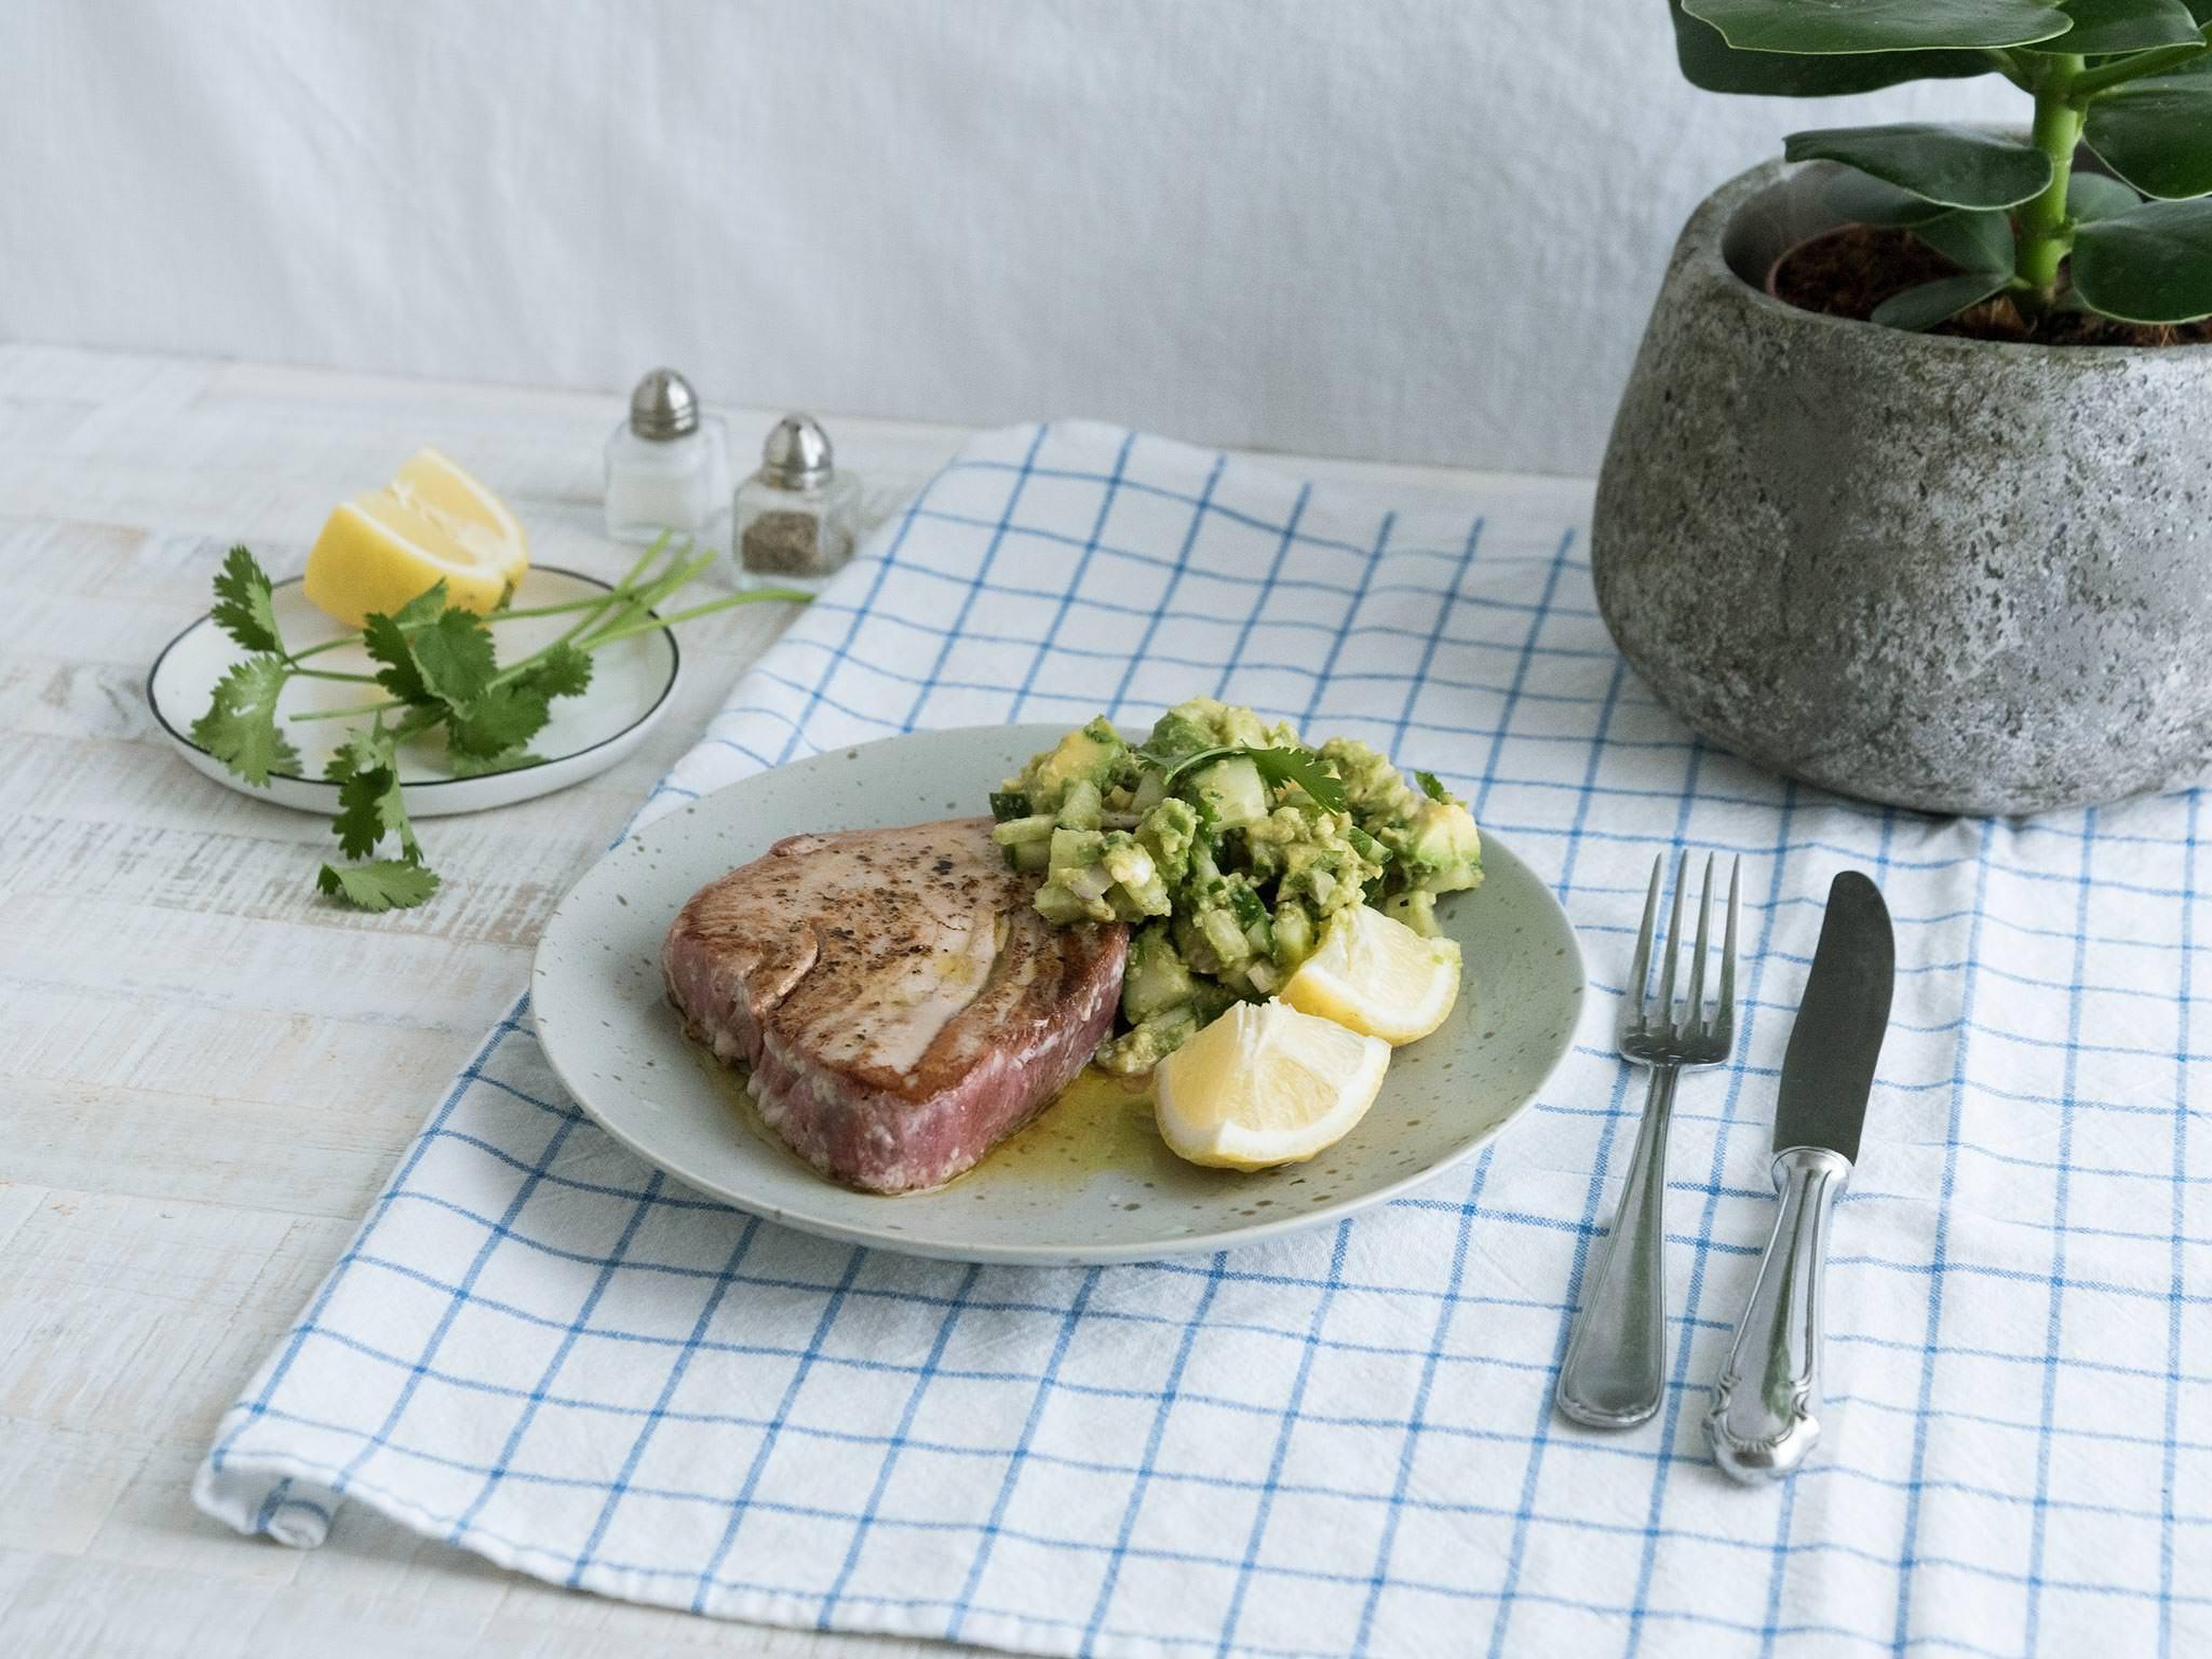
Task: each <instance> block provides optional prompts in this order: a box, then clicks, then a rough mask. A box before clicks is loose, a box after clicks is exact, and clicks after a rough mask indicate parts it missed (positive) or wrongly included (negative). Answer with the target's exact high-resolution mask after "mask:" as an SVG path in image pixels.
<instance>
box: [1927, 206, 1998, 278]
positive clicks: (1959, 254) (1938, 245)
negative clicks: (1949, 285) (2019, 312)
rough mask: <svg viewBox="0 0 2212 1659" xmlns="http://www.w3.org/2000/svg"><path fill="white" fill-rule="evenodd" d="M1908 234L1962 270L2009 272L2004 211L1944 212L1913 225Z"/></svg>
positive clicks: (1980, 273)
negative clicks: (1910, 233)
mask: <svg viewBox="0 0 2212 1659" xmlns="http://www.w3.org/2000/svg"><path fill="white" fill-rule="evenodd" d="M1912 234H1914V235H1915V236H1917V237H1918V238H1919V239H1920V240H1922V241H1923V242H1925V243H1927V244H1928V246H1930V247H1932V248H1934V249H1935V250H1936V252H1938V253H1940V254H1942V256H1943V257H1944V258H1947V259H1948V260H1950V261H1951V263H1952V264H1955V265H1957V266H1958V267H1959V268H1960V270H1967V271H1972V272H1973V273H1974V274H1975V275H1977V276H2002V277H2009V276H2011V275H2012V273H2013V264H2014V251H2013V240H2012V220H2011V218H2010V217H2009V216H2007V215H2005V214H2002V213H1994V212H1992V213H1971V212H1966V211H1964V210H1961V211H1960V212H1957V213H1947V214H1945V215H1944V216H1942V218H1940V219H1931V220H1929V222H1927V223H1926V224H1924V225H1915V226H1914V227H1913V228H1912Z"/></svg>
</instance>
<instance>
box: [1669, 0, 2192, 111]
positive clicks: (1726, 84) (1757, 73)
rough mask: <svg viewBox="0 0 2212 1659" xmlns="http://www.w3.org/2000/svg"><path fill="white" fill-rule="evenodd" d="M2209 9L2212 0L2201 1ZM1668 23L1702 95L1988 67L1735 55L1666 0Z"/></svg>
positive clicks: (1854, 86)
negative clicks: (1702, 92)
mask: <svg viewBox="0 0 2212 1659" xmlns="http://www.w3.org/2000/svg"><path fill="white" fill-rule="evenodd" d="M2205 3H2206V4H2208V5H2212V0H2205ZM1668 11H1669V13H1670V14H1671V15H1673V17H1674V57H1675V61H1676V62H1678V63H1679V64H1680V65H1681V68H1682V78H1683V79H1684V80H1686V81H1687V82H1689V83H1690V84H1691V85H1692V86H1693V87H1699V88H1704V89H1705V91H1707V92H1733V93H1745V94H1753V95H1754V96H1765V97H1769V98H1832V97H1837V96H1839V95H1841V94H1845V93H1852V92H1875V91H1879V90H1880V89H1881V88H1883V87H1893V86H1895V85H1897V84H1898V83H1899V82H1902V81H1932V80H1956V79H1960V78H1961V77H1964V76H1974V75H1988V74H1990V73H1992V72H1993V70H1994V66H1993V65H1992V64H1990V60H1989V59H1988V58H1984V56H1983V55H1982V54H1981V53H1980V52H1857V53H1851V54H1848V55H1845V56H1842V57H1833V56H1824V57H1800V56H1796V55H1795V54H1793V53H1790V52H1738V51H1736V50H1735V48H1734V47H1732V46H1729V43H1728V42H1727V41H1725V40H1723V39H1721V32H1720V31H1719V30H1718V29H1717V28H1715V27H1713V26H1712V25H1711V24H1710V23H1705V22H1700V21H1699V20H1698V19H1697V18H1694V17H1692V16H1691V15H1689V14H1688V13H1686V12H1685V11H1684V10H1683V9H1682V0H1668Z"/></svg>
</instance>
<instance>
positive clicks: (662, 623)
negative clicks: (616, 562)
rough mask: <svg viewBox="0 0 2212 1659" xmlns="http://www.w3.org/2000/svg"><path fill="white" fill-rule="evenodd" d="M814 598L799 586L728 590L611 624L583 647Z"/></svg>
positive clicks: (595, 646) (594, 647)
mask: <svg viewBox="0 0 2212 1659" xmlns="http://www.w3.org/2000/svg"><path fill="white" fill-rule="evenodd" d="M813 597H814V596H813V595H812V594H811V593H808V592H802V591H801V590H800V589H799V588H796V587H755V588H749V589H747V590H746V591H745V592H743V593H727V594H725V595H723V597H722V598H720V599H709V600H708V602H707V603H706V604H704V605H693V606H692V607H691V608H690V610H689V611H678V612H676V614H675V615H673V616H671V617H660V618H659V619H658V620H656V619H654V618H653V617H639V618H638V619H637V620H636V621H635V622H629V623H621V624H620V625H618V626H616V627H611V628H609V629H608V630H607V631H606V632H605V633H604V634H599V635H594V636H593V637H592V638H591V639H588V640H586V641H584V649H585V650H586V651H596V650H598V649H599V647H601V646H603V645H612V644H613V643H614V642H615V641H617V640H626V639H628V638H629V637H630V636H631V635H633V634H650V633H651V632H653V629H656V628H673V627H674V626H675V625H676V624H677V623H680V622H690V621H691V620H692V618H694V617H709V616H712V615H713V614H714V612H715V611H728V610H731V609H732V608H734V607H735V606H738V605H760V604H764V603H768V602H770V601H774V600H778V599H781V600H785V601H787V602H789V603H791V604H793V605H805V603H806V602H807V601H808V600H810V599H812V598H813Z"/></svg>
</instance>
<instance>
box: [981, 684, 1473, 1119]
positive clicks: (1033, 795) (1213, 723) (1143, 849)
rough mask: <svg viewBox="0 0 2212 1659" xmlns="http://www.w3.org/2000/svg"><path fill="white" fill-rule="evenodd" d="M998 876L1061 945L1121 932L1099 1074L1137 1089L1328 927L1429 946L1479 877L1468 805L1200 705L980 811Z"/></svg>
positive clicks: (1308, 950) (1087, 748)
mask: <svg viewBox="0 0 2212 1659" xmlns="http://www.w3.org/2000/svg"><path fill="white" fill-rule="evenodd" d="M991 812H992V816H993V817H994V819H996V820H997V823H996V828H995V829H994V831H993V835H994V838H995V839H996V840H997V842H998V843H999V845H1000V848H1003V849H1004V850H1005V853H1006V861H1007V862H1008V864H1010V865H1011V866H1013V867H1014V868H1016V869H1020V870H1035V871H1038V872H1042V875H1043V878H1044V879H1043V882H1042V884H1041V885H1040V886H1039V887H1038V889H1037V893H1036V908H1037V909H1038V910H1039V911H1040V912H1041V913H1042V915H1044V916H1045V917H1046V919H1047V920H1048V921H1052V922H1054V923H1056V924H1059V925H1060V926H1063V927H1072V926H1075V925H1077V924H1079V923H1084V922H1097V921H1126V922H1129V923H1131V924H1133V927H1134V929H1135V931H1134V932H1133V934H1132V935H1131V937H1130V941H1129V960H1128V968H1127V972H1126V974H1125V975H1124V976H1123V979H1122V981H1121V1024H1120V1028H1119V1030H1118V1032H1117V1034H1116V1035H1115V1036H1112V1037H1110V1038H1109V1039H1108V1040H1107V1042H1105V1043H1104V1045H1103V1047H1101V1048H1100V1049H1099V1051H1098V1056H1097V1060H1098V1064H1099V1065H1100V1066H1103V1067H1104V1068H1105V1069H1106V1070H1108V1071H1109V1072H1116V1073H1123V1074H1127V1075H1134V1074H1136V1073H1144V1072H1148V1071H1150V1070H1151V1069H1152V1067H1153V1066H1155V1065H1157V1064H1158V1062H1159V1061H1160V1060H1163V1059H1164V1058H1165V1057H1166V1056H1167V1055H1168V1054H1171V1053H1173V1052H1174V1051H1175V1050H1176V1048H1179V1047H1180V1046H1182V1043H1183V1042H1184V1041H1185V1040H1187V1039H1188V1038H1189V1037H1190V1036H1194V1034H1195V1033H1196V1032H1197V1031H1198V1030H1200V1028H1201V1027H1202V1026H1204V1025H1206V1024H1208V1023H1210V1022H1211V1021H1212V1019H1213V1018H1215V1017H1216V1016H1217V1015H1218V1014H1220V1013H1222V1012H1224V1011H1225V1010H1226V1009H1227V1008H1229V1007H1230V1006H1231V1005H1232V1004H1235V1003H1237V1002H1239V1001H1261V1000H1265V999H1267V998H1268V997H1270V996H1272V995H1273V994H1274V993H1275V992H1276V991H1277V990H1278V989H1279V987H1281V985H1282V983H1283V981H1285V980H1286V979H1288V978H1289V977H1290V976H1291V974H1292V973H1293V972H1294V971H1296V969H1297V966H1298V964H1299V963H1302V962H1304V960H1305V959H1306V958H1307V957H1309V956H1310V955H1311V954H1312V953H1313V951H1314V948H1315V946H1316V944H1317V943H1318V942H1319V939H1320V935H1321V930H1322V927H1323V925H1324V924H1326V923H1327V921H1328V919H1329V917H1330V916H1332V915H1334V914H1335V913H1337V912H1338V911H1340V910H1343V909H1346V908H1350V907H1352V906H1355V905H1359V904H1371V905H1373V906H1375V907H1376V908H1377V909H1379V910H1381V911H1382V912H1383V913H1384V914H1385V915H1390V916H1393V917H1395V919H1397V920H1398V921H1402V922H1404V923H1405V924H1406V925H1407V926H1408V927H1412V928H1413V929H1414V930H1415V931H1416V932H1419V933H1424V934H1427V935H1431V936H1433V935H1434V934H1435V933H1436V932H1437V923H1436V915H1435V908H1436V900H1437V895H1438V894H1440V893H1449V892H1455V891H1457V890H1461V889H1463V888H1469V887H1473V886H1474V885H1475V884H1477V883H1479V882H1480V880H1481V879H1482V840H1481V836H1480V835H1479V834H1478V833H1477V832H1476V829H1475V825H1474V817H1472V816H1471V815H1470V814H1469V812H1468V809H1467V803H1466V802H1465V801H1462V800H1461V799H1458V798H1457V797H1456V796H1454V795H1452V794H1451V793H1449V792H1448V791H1447V790H1446V789H1445V788H1444V787H1443V784H1441V783H1439V782H1438V781H1437V779H1436V777H1435V776H1434V775H1432V774H1431V773H1427V772H1416V773H1414V774H1413V781H1411V782H1408V781H1407V779H1406V778H1404V777H1402V776H1401V775H1400V774H1399V772H1398V769H1397V768H1396V767H1395V766H1393V765H1392V764H1391V763H1390V762H1389V759H1388V758H1387V757H1384V756H1383V755H1381V754H1378V753H1377V752H1376V750H1373V749H1370V748H1369V747H1368V746H1367V745H1366V744H1364V743H1360V742H1358V741H1357V740H1356V739H1353V738H1330V739H1329V740H1328V742H1326V743H1324V744H1322V745H1321V746H1320V747H1319V748H1309V747H1307V746H1306V744H1304V741H1303V739H1301V738H1300V737H1299V736H1298V733H1297V731H1296V730H1295V729H1294V728H1293V727H1291V726H1290V725H1288V724H1287V723H1285V722H1277V723H1276V724H1275V725H1273V726H1269V725H1267V724H1266V723H1265V722H1263V721H1262V720H1261V719H1260V717H1259V716H1258V715H1257V714H1255V713H1253V711H1252V710H1250V709H1249V708H1237V707H1235V706H1232V705H1230V704H1226V703H1222V702H1216V701H1215V700H1214V699H1213V698H1212V697H1194V698H1192V699H1191V700H1190V701H1189V702H1184V703H1180V704H1178V705H1177V706H1176V707H1175V708H1171V709H1170V710H1169V711H1168V712H1167V713H1166V714H1163V715H1162V716H1161V717H1160V719H1159V721H1158V724H1156V725H1155V726H1153V727H1152V734H1151V735H1150V736H1149V737H1148V738H1146V740H1145V741H1144V742H1143V743H1141V744H1135V745H1132V744H1129V743H1128V742H1127V740H1126V739H1124V738H1122V736H1121V733H1120V732H1116V731H1115V729H1114V726H1112V724H1111V723H1110V722H1109V721H1108V720H1106V719H1105V717H1104V716H1103V715H1101V716H1100V717H1099V718H1098V719H1097V720H1092V721H1091V723H1090V724H1089V725H1087V726H1082V727H1080V728H1079V729H1078V730H1076V731H1073V732H1069V733H1068V734H1067V735H1066V737H1064V738H1061V739H1060V742H1059V743H1058V744H1056V745H1055V746H1054V747H1053V748H1051V749H1048V750H1045V751H1044V752H1043V753H1042V754H1039V755H1036V756H1035V757H1032V758H1031V759H1030V763H1029V764H1028V765H1027V766H1026V767H1024V769H1023V770H1022V773H1021V775H1020V776H1018V777H1012V778H1008V779H1007V780H1006V783H1005V785H1004V786H1003V787H1001V788H1000V789H999V790H998V791H997V792H996V793H994V794H993V795H992V797H991Z"/></svg>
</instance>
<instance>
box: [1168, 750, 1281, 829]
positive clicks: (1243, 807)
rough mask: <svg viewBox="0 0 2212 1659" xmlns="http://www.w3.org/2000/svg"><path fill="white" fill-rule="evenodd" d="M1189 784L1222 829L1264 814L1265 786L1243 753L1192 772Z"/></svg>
mask: <svg viewBox="0 0 2212 1659" xmlns="http://www.w3.org/2000/svg"><path fill="white" fill-rule="evenodd" d="M1186 787H1188V788H1189V789H1190V791H1191V792H1192V793H1193V794H1194V795H1195V796H1196V798H1197V799H1199V800H1200V801H1202V802H1204V803H1205V805H1206V808H1207V810H1208V811H1211V812H1212V815H1213V820H1214V822H1215V823H1218V824H1219V825H1220V826H1221V828H1223V829H1237V828H1240V827H1241V826H1243V825H1244V824H1247V823H1258V822H1259V821H1260V820H1261V818H1264V817H1267V784H1266V783H1264V782H1263V781H1261V777H1260V769H1259V768H1258V767H1256V766H1255V765H1254V764H1253V763H1252V761H1251V757H1249V756H1246V755H1231V756H1230V757H1228V758H1227V759H1226V760H1218V761H1216V762H1214V763H1213V764H1212V765H1211V766H1206V767H1201V768H1200V769H1199V770H1197V771H1195V772H1194V773H1192V774H1191V775H1190V778H1189V780H1188V785H1187V786H1186Z"/></svg>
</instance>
